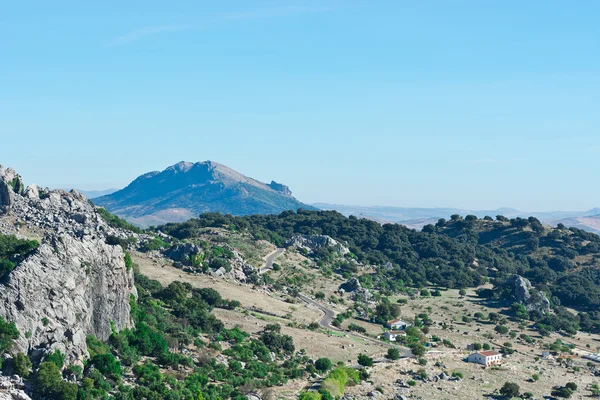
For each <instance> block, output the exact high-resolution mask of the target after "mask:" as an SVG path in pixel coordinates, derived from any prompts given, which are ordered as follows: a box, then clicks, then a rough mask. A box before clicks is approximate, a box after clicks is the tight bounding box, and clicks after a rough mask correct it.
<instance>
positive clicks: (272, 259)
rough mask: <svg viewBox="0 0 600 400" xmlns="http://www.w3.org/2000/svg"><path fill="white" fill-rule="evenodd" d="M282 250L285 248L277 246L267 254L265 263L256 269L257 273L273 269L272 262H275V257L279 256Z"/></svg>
mask: <svg viewBox="0 0 600 400" xmlns="http://www.w3.org/2000/svg"><path fill="white" fill-rule="evenodd" d="M283 252H285V249H282V248H278V249H277V250H275V251H273V252H271V253H269V254H267V255H266V256H265V265H264V266H263V267H262V268H261V269H260V270H259V271H258V273H259V274H260V275H262V274H264V273H266V272H268V271H270V270H272V269H273V263H274V262H275V259H276V258H277V257H279V256H280V255H282V254H283Z"/></svg>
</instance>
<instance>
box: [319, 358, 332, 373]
mask: <svg viewBox="0 0 600 400" xmlns="http://www.w3.org/2000/svg"><path fill="white" fill-rule="evenodd" d="M331 367H332V364H331V360H330V359H329V358H319V359H318V360H317V361H315V368H316V369H317V371H319V372H326V371H329V370H330V369H331Z"/></svg>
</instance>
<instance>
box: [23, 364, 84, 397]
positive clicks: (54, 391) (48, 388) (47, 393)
mask: <svg viewBox="0 0 600 400" xmlns="http://www.w3.org/2000/svg"><path fill="white" fill-rule="evenodd" d="M34 386H35V389H36V391H37V393H38V394H40V395H43V396H44V397H45V398H47V399H52V400H76V399H77V385H76V384H74V383H67V382H65V381H63V380H62V376H61V374H60V369H59V368H58V366H57V365H56V364H55V363H54V362H48V361H46V362H43V363H42V364H40V368H39V369H38V371H37V373H36V376H35V381H34Z"/></svg>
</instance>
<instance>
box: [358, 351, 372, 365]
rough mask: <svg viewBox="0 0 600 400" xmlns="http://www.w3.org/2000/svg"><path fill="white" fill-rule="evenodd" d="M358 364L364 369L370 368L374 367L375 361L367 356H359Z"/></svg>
mask: <svg viewBox="0 0 600 400" xmlns="http://www.w3.org/2000/svg"><path fill="white" fill-rule="evenodd" d="M358 363H359V364H360V365H362V366H363V367H370V366H372V365H373V359H372V358H371V357H369V356H368V355H366V354H361V355H359V356H358Z"/></svg>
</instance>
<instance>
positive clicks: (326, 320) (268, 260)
mask: <svg viewBox="0 0 600 400" xmlns="http://www.w3.org/2000/svg"><path fill="white" fill-rule="evenodd" d="M283 252H285V249H283V248H278V249H277V250H275V251H273V252H271V253H269V254H267V255H266V256H265V265H264V267H262V268H261V269H260V270H259V274H264V273H266V272H268V271H270V270H272V269H273V263H274V261H275V259H276V258H277V257H279V256H280V255H281V254H283ZM296 298H297V299H299V300H301V301H303V302H305V303H307V304H310V305H312V306H314V307H317V308H318V309H319V310H321V311H322V312H323V317H322V318H321V319H320V320H319V325H320V326H321V327H322V328H325V329H329V330H332V331H336V332H343V333H345V334H347V335H350V336H354V337H356V338H359V339H363V340H366V341H369V342H371V343H374V344H377V345H380V346H385V347H392V348H397V349H400V351H401V352H402V356H401V357H403V358H404V357H412V353H411V352H410V350H408V349H406V348H403V347H400V346H397V345H395V344H392V343H389V342H384V341H383V340H378V339H373V338H371V337H369V336H364V335H361V334H360V333H357V332H346V331H345V330H343V329H340V328H338V327H336V326H333V325H331V323H332V322H333V320H334V319H335V311H333V310H331V309H329V308H327V307H325V306H324V305H323V304H321V303H319V302H317V301H315V300H313V299H311V298H310V297H308V296H306V295H304V294H302V293H299V294H298V295H297V296H296Z"/></svg>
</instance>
